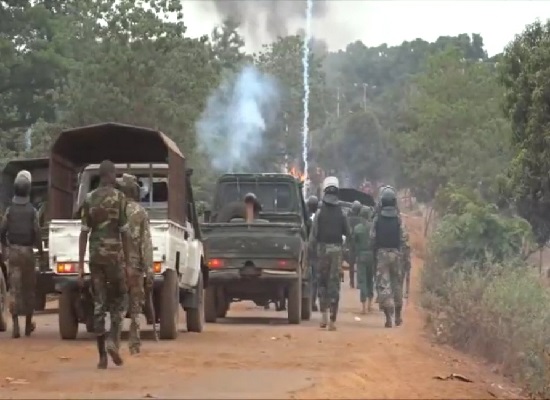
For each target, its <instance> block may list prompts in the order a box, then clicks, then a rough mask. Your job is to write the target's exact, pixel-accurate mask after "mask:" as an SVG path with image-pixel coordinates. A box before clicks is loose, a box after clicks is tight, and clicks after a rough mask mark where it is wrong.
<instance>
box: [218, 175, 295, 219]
mask: <svg viewBox="0 0 550 400" xmlns="http://www.w3.org/2000/svg"><path fill="white" fill-rule="evenodd" d="M293 188H294V186H293V185H291V184H290V183H287V182H226V183H222V184H221V187H220V191H219V194H218V196H219V197H218V201H219V204H221V205H222V206H223V205H224V204H228V203H231V202H233V201H242V200H243V199H244V196H245V195H246V194H247V193H254V194H255V195H256V197H257V199H258V201H259V202H260V204H261V205H262V211H264V212H275V211H285V212H289V211H296V210H297V207H298V206H297V204H298V201H297V198H296V193H295V191H293V190H292V189H293ZM219 208H221V207H219Z"/></svg>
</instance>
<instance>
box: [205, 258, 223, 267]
mask: <svg viewBox="0 0 550 400" xmlns="http://www.w3.org/2000/svg"><path fill="white" fill-rule="evenodd" d="M223 265H224V262H223V260H221V259H219V258H212V259H210V260H208V267H209V268H221V267H223Z"/></svg>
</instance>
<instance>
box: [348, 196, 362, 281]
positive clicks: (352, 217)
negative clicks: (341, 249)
mask: <svg viewBox="0 0 550 400" xmlns="http://www.w3.org/2000/svg"><path fill="white" fill-rule="evenodd" d="M361 207H362V205H361V203H359V202H358V201H354V202H353V203H352V205H351V210H350V213H349V215H348V224H349V228H350V231H351V236H352V237H351V238H350V239H351V240H348V241H347V243H346V247H347V260H346V261H347V262H348V265H349V286H350V288H352V289H353V288H355V271H356V268H355V265H356V263H357V253H356V249H355V246H354V244H355V242H354V240H353V229H354V228H355V226H356V225H357V224H359V223H360V222H361V217H359V213H360V212H361Z"/></svg>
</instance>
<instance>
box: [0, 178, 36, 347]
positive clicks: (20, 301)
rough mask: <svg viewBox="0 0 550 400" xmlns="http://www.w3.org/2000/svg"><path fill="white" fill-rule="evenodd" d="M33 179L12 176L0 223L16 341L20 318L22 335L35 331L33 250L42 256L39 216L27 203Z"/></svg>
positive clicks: (0, 237)
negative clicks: (9, 200)
mask: <svg viewBox="0 0 550 400" xmlns="http://www.w3.org/2000/svg"><path fill="white" fill-rule="evenodd" d="M31 183H32V178H31V174H30V173H29V172H28V171H21V172H19V173H18V174H17V176H16V177H15V182H14V196H13V200H12V204H11V206H9V207H8V209H7V210H6V212H5V214H4V217H3V218H2V223H1V224H0V243H1V244H2V255H3V257H4V260H7V267H8V278H9V287H10V302H9V309H10V313H11V316H12V320H13V331H12V337H13V338H19V337H20V336H21V334H20V331H19V316H20V315H25V336H30V335H31V333H32V332H33V331H34V329H35V324H34V322H33V320H32V317H33V313H34V306H35V304H34V297H35V292H36V290H35V287H36V272H35V262H36V261H35V258H34V250H33V248H34V247H36V248H37V249H38V252H39V253H40V256H41V257H42V256H43V249H42V240H41V237H40V226H39V225H38V214H37V212H36V210H35V209H34V207H33V206H32V204H31V203H30V197H29V196H30V192H31Z"/></svg>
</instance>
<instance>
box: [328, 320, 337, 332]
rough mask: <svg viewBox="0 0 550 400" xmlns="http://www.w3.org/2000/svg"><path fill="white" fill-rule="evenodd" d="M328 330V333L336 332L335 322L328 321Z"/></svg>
mask: <svg viewBox="0 0 550 400" xmlns="http://www.w3.org/2000/svg"><path fill="white" fill-rule="evenodd" d="M328 330H329V331H335V330H336V321H333V320H330V322H329V323H328Z"/></svg>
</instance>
